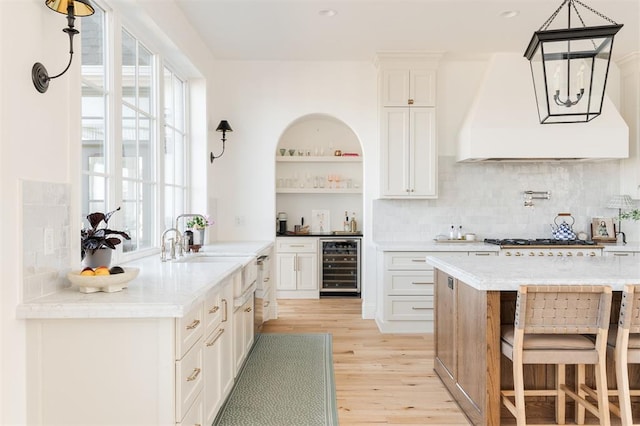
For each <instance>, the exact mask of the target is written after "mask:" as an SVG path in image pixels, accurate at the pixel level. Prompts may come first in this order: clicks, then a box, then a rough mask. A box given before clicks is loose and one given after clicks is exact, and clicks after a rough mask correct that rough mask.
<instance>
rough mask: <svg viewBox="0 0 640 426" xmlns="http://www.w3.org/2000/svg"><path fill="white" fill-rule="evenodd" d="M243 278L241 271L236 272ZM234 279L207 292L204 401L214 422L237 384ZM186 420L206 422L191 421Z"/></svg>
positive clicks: (208, 418) (209, 421)
mask: <svg viewBox="0 0 640 426" xmlns="http://www.w3.org/2000/svg"><path fill="white" fill-rule="evenodd" d="M236 279H239V275H236ZM232 281H233V279H229V280H227V282H226V283H225V284H224V286H223V287H222V288H218V287H216V288H215V289H214V290H212V291H210V294H208V295H207V298H206V300H205V304H204V315H205V321H206V328H205V334H206V335H207V336H206V338H205V339H204V341H203V345H202V352H203V364H204V373H203V380H204V392H203V398H202V405H203V407H204V408H203V410H204V419H205V421H206V424H212V423H213V421H214V420H215V417H216V415H217V413H218V410H219V409H220V407H221V406H222V403H223V402H224V400H225V398H226V396H227V395H228V394H229V392H230V391H231V388H232V387H233V379H234V375H233V342H232V333H233V327H232V321H231V315H230V314H231V312H230V311H229V307H230V305H229V304H230V303H231V302H232V298H233V284H232ZM184 424H192V425H193V424H202V423H187V422H184Z"/></svg>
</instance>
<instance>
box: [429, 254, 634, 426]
mask: <svg viewBox="0 0 640 426" xmlns="http://www.w3.org/2000/svg"><path fill="white" fill-rule="evenodd" d="M426 260H427V263H429V264H430V265H432V266H433V267H434V268H435V275H436V276H435V309H436V316H435V336H434V337H435V359H434V369H435V372H436V373H437V374H438V376H439V377H440V379H441V380H442V382H443V383H444V385H445V386H446V387H447V389H448V390H449V392H450V393H451V395H452V396H453V397H454V399H455V400H456V401H457V403H458V404H459V406H460V408H461V409H462V410H463V412H464V413H465V415H466V416H467V418H468V419H469V421H470V422H471V423H472V424H477V425H499V424H500V413H501V406H500V405H501V402H500V389H501V388H510V387H511V386H512V381H511V380H512V379H511V377H512V375H511V364H510V362H508V360H505V359H504V358H502V357H501V352H500V325H501V324H509V323H511V324H512V323H513V318H514V310H515V298H516V292H517V290H518V287H519V286H521V285H525V284H534V285H540V284H542V285H545V284H547V285H560V284H568V285H573V284H575V285H579V284H583V285H584V284H593V285H608V286H611V287H612V288H613V290H614V292H620V291H621V290H622V289H623V286H624V285H625V284H640V263H639V262H638V260H637V259H635V258H633V257H607V256H603V257H573V258H567V257H564V258H557V257H552V258H549V257H519V258H508V257H500V256H492V257H484V258H476V257H461V258H446V257H438V256H437V255H435V256H428V257H427V259H426ZM616 300H619V299H616V298H615V297H614V310H615V309H616V306H615V305H616V304H618V303H619V302H616ZM616 312H617V311H616ZM616 315H617V313H614V312H612V321H614V322H615V321H616V319H617V316H616ZM501 363H504V364H502V365H501ZM528 367H529V366H528ZM536 368H537V369H533V368H532V370H531V371H530V373H531V374H530V375H529V376H528V379H529V380H530V381H533V382H535V383H536V384H537V385H540V384H541V382H542V383H543V384H544V383H545V381H546V377H553V375H552V374H551V375H549V374H548V372H547V371H546V367H544V366H542V367H536ZM551 368H553V367H551ZM610 379H611V378H610ZM610 384H611V381H610Z"/></svg>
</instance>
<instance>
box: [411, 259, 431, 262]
mask: <svg viewBox="0 0 640 426" xmlns="http://www.w3.org/2000/svg"><path fill="white" fill-rule="evenodd" d="M411 261H412V262H416V263H427V259H411Z"/></svg>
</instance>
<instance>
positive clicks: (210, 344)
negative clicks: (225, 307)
mask: <svg viewBox="0 0 640 426" xmlns="http://www.w3.org/2000/svg"><path fill="white" fill-rule="evenodd" d="M223 333H224V328H221V329H220V331H218V332H217V333H216V335H215V336H213V339H211V341H210V342H207V346H213V345H215V343H216V341H217V340H218V339H219V338H220V336H222V334H223Z"/></svg>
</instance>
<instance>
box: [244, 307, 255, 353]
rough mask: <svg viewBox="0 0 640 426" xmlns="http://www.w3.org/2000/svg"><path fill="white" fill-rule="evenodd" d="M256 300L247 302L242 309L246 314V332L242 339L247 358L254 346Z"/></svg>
mask: <svg viewBox="0 0 640 426" xmlns="http://www.w3.org/2000/svg"><path fill="white" fill-rule="evenodd" d="M254 300H255V299H254V298H251V299H249V300H247V303H245V304H244V306H243V307H242V312H243V313H244V323H243V326H244V330H243V331H242V338H243V341H244V354H245V358H246V356H247V355H248V354H249V350H250V349H251V345H253V330H254V325H255V322H254V320H253V315H254V313H253V310H254V308H255V306H254Z"/></svg>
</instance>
